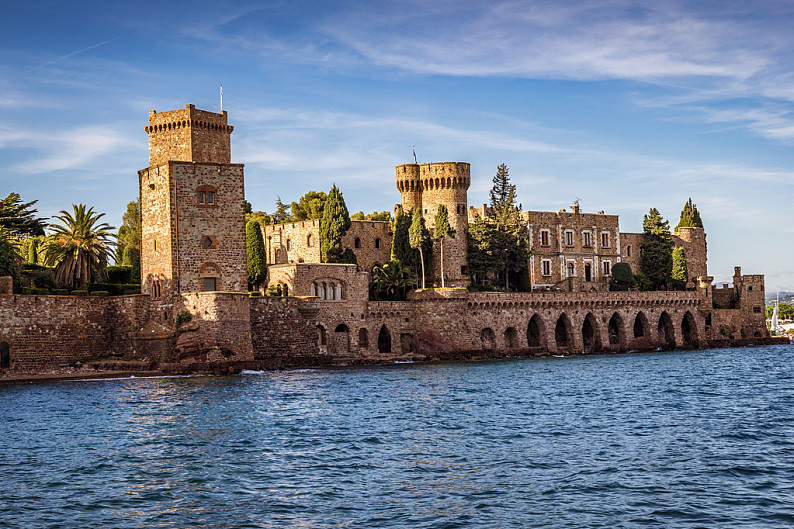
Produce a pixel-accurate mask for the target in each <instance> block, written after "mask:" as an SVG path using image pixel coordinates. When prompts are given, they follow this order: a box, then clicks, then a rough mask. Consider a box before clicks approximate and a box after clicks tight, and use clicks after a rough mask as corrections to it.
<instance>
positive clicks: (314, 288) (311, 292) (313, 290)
mask: <svg viewBox="0 0 794 529" xmlns="http://www.w3.org/2000/svg"><path fill="white" fill-rule="evenodd" d="M309 295H310V296H316V295H317V284H316V283H312V284H311V285H309Z"/></svg>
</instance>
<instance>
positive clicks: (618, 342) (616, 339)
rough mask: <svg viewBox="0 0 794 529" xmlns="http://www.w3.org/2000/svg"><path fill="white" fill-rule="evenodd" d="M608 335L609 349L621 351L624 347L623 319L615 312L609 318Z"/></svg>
mask: <svg viewBox="0 0 794 529" xmlns="http://www.w3.org/2000/svg"><path fill="white" fill-rule="evenodd" d="M607 332H608V333H609V347H610V348H612V349H621V348H622V347H624V346H625V345H626V336H625V331H624V329H623V318H621V317H620V314H618V313H617V312H616V313H614V314H613V315H612V317H611V318H609V326H608V327H607Z"/></svg>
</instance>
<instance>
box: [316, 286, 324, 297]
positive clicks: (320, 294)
mask: <svg viewBox="0 0 794 529" xmlns="http://www.w3.org/2000/svg"><path fill="white" fill-rule="evenodd" d="M317 297H318V298H320V299H325V283H320V284H319V285H317Z"/></svg>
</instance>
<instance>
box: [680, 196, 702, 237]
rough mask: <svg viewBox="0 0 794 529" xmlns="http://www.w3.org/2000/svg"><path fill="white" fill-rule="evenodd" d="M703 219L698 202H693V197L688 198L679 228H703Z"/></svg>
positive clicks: (682, 211)
mask: <svg viewBox="0 0 794 529" xmlns="http://www.w3.org/2000/svg"><path fill="white" fill-rule="evenodd" d="M702 227H703V221H702V220H701V218H700V212H699V211H698V207H697V205H696V204H693V203H692V198H691V197H690V198H689V200H687V203H686V204H684V209H682V210H681V219H680V220H679V221H678V225H677V226H676V227H675V228H676V229H678V228H702Z"/></svg>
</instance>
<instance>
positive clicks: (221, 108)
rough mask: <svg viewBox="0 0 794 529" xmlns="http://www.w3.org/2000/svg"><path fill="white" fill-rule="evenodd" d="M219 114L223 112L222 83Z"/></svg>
mask: <svg viewBox="0 0 794 529" xmlns="http://www.w3.org/2000/svg"><path fill="white" fill-rule="evenodd" d="M221 114H223V85H221Z"/></svg>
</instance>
